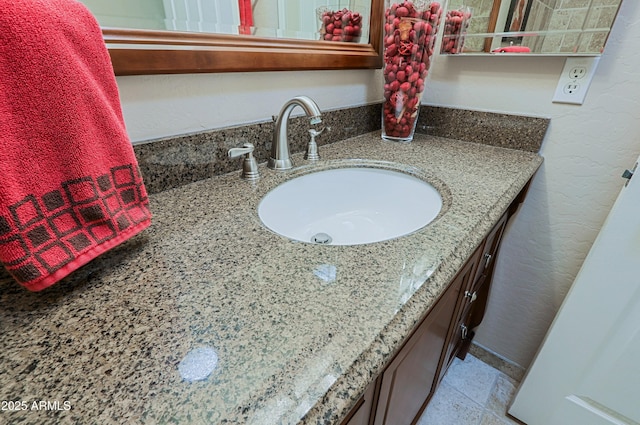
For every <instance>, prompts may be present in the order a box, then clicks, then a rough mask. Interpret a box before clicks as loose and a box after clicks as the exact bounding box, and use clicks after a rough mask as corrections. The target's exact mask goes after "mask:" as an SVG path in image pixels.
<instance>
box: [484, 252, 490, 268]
mask: <svg viewBox="0 0 640 425" xmlns="http://www.w3.org/2000/svg"><path fill="white" fill-rule="evenodd" d="M490 262H491V254H488V253H487V254H484V268H485V269H486V268H487V267H489V263H490Z"/></svg>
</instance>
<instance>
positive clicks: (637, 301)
mask: <svg viewBox="0 0 640 425" xmlns="http://www.w3.org/2000/svg"><path fill="white" fill-rule="evenodd" d="M637 174H639V175H637V176H636V177H635V178H632V179H631V180H630V181H629V184H628V185H627V186H626V187H624V188H623V189H622V191H621V192H620V195H619V196H618V199H617V200H616V202H615V204H614V206H613V208H612V209H611V212H610V213H609V216H608V217H607V219H606V221H605V223H604V225H603V227H602V230H601V231H600V234H599V235H598V237H597V238H596V240H595V242H594V244H593V246H592V247H591V251H590V252H589V254H588V255H587V258H586V259H585V261H584V264H583V265H582V268H581V269H580V271H579V273H578V275H577V276H576V280H575V281H574V283H573V286H572V287H571V290H570V291H569V293H568V295H567V297H566V298H565V300H564V303H563V305H562V307H561V308H560V311H559V312H558V314H557V316H556V318H555V319H554V322H553V324H552V325H551V328H550V329H549V332H548V333H547V336H546V338H545V341H544V343H543V345H542V347H541V349H540V350H539V351H538V354H537V356H536V358H535V360H534V362H533V364H532V366H531V367H530V368H529V371H528V372H527V376H526V377H525V379H524V381H523V383H522V385H521V387H520V388H519V390H518V393H517V394H516V397H515V399H514V402H513V404H512V405H511V408H510V409H509V413H510V414H511V415H513V416H515V417H516V418H518V419H520V420H521V421H523V422H525V423H526V424H528V425H610V424H616V425H640V169H639V170H638V173H637Z"/></svg>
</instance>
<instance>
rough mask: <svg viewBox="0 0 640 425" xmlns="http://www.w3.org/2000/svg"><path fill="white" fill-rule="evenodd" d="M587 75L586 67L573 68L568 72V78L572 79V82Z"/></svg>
mask: <svg viewBox="0 0 640 425" xmlns="http://www.w3.org/2000/svg"><path fill="white" fill-rule="evenodd" d="M585 75H587V67H585V66H574V67H573V68H571V70H570V71H569V78H573V79H574V80H579V79H580V78H583V77H584V76H585Z"/></svg>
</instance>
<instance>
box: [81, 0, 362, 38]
mask: <svg viewBox="0 0 640 425" xmlns="http://www.w3.org/2000/svg"><path fill="white" fill-rule="evenodd" d="M82 2H83V3H84V4H85V5H86V6H87V7H88V8H89V9H90V10H91V11H92V13H93V14H94V15H95V16H96V18H97V19H98V22H100V25H101V26H103V27H110V28H137V29H147V30H170V31H186V32H196V33H212V34H229V35H240V34H242V35H254V36H257V37H270V38H289V39H298V40H324V39H325V38H326V39H327V40H329V41H348V42H362V43H368V42H369V16H370V14H371V1H370V0H312V1H304V2H301V1H299V0H216V1H204V0H137V1H135V2H132V1H130V0H82ZM334 33H335V34H334ZM327 34H329V35H330V36H331V37H329V36H326V35H327ZM325 36H326V37H325Z"/></svg>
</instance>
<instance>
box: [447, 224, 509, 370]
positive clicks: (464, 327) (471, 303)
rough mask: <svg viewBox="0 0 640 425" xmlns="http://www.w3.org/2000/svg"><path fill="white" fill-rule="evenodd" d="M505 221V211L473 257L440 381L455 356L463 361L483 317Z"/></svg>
mask: <svg viewBox="0 0 640 425" xmlns="http://www.w3.org/2000/svg"><path fill="white" fill-rule="evenodd" d="M508 218H509V213H508V212H507V213H505V214H504V215H503V216H502V217H501V218H500V220H498V223H496V225H495V226H494V227H493V229H492V230H491V232H489V234H488V235H487V237H486V238H485V240H484V242H483V243H482V244H481V245H480V247H478V250H477V251H476V253H475V254H474V256H477V259H476V262H477V266H476V268H475V269H474V272H473V278H472V279H469V280H468V282H467V285H466V287H465V288H464V289H463V291H462V294H461V295H462V296H461V297H460V300H459V306H458V308H457V311H456V319H455V320H454V321H453V326H452V328H451V330H452V335H451V338H450V341H449V344H448V353H447V354H448V355H447V356H446V357H445V359H446V360H445V361H446V363H445V364H444V367H443V368H442V370H441V373H440V376H439V377H438V378H439V379H442V377H443V376H444V373H445V372H446V370H447V368H448V367H449V365H451V362H453V359H454V358H455V357H456V356H457V357H459V358H460V359H462V360H464V358H465V357H466V355H467V352H468V351H469V347H470V346H471V342H472V341H473V337H474V335H475V332H474V329H475V328H477V327H478V326H479V325H480V323H481V322H482V319H483V318H484V313H485V310H486V307H487V301H488V298H489V289H490V285H491V278H492V276H493V269H494V265H495V259H496V256H497V253H498V247H499V246H500V241H501V240H502V234H503V232H504V228H505V226H506V224H507V220H508Z"/></svg>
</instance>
